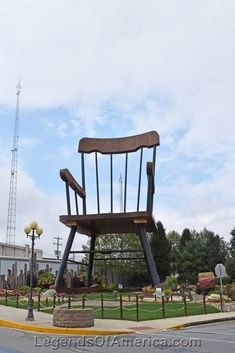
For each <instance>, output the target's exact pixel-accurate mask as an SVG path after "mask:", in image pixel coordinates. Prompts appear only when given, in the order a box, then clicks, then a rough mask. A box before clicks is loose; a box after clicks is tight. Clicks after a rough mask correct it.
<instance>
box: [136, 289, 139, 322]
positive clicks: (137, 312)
mask: <svg viewBox="0 0 235 353" xmlns="http://www.w3.org/2000/svg"><path fill="white" fill-rule="evenodd" d="M135 302H136V321H137V322H138V321H139V296H138V294H136V297H135Z"/></svg>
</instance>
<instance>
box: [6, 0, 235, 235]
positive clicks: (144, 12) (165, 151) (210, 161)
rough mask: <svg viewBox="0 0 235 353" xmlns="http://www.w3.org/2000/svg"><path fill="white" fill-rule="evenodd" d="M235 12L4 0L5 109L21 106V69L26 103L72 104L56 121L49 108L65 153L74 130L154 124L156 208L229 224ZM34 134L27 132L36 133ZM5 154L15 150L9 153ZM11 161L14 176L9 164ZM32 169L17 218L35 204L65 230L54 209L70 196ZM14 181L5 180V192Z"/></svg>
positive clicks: (230, 6)
mask: <svg viewBox="0 0 235 353" xmlns="http://www.w3.org/2000/svg"><path fill="white" fill-rule="evenodd" d="M234 15H235V3H234V1H233V0H230V1H229V0H225V1H223V2H221V1H219V0H211V1H206V2H205V1H200V0H197V1H190V2H189V1H187V0H178V1H177V2H174V1H167V0H162V1H160V0H159V1H156V0H145V1H144V0H125V1H122V0H121V1H120V0H111V1H108V0H101V1H99V2H94V1H93V2H92V1H89V0H88V1H85V2H84V1H79V0H70V1H69V2H68V1H65V0H59V1H58V0H57V1H55V0H51V1H49V2H48V1H46V0H42V1H40V2H37V3H36V4H35V2H34V3H32V2H30V1H28V0H22V1H20V2H19V1H10V2H6V3H5V4H4V6H2V8H1V13H0V43H1V45H0V48H1V56H0V75H1V80H0V104H1V105H3V106H4V108H0V109H1V110H0V114H1V119H2V117H3V116H4V113H3V114H2V112H4V111H5V109H6V107H8V106H10V107H14V106H15V95H14V93H15V91H14V85H15V84H16V83H17V81H18V76H19V74H21V76H22V86H23V89H22V95H21V106H22V107H23V108H24V109H29V108H33V109H34V110H37V109H38V108H40V109H41V110H42V109H43V108H50V109H53V108H58V107H62V108H63V109H64V110H65V111H66V110H67V111H68V116H64V117H63V118H60V119H58V120H57V121H56V123H55V121H52V120H51V117H50V115H48V116H47V117H46V119H44V120H43V119H42V126H45V125H47V128H48V131H50V133H51V138H52V139H53V138H54V136H56V137H57V138H58V139H60V141H62V142H61V145H60V147H59V148H57V149H56V151H57V152H58V156H59V157H60V158H64V159H65V160H66V159H70V157H71V154H72V147H71V146H72V145H71V143H70V144H68V140H66V139H68V137H69V136H71V138H73V139H74V140H75V139H76V137H77V136H78V137H82V136H81V134H82V133H84V132H85V133H86V134H87V135H102V136H105V134H107V133H108V135H111V134H112V136H113V135H115V134H116V133H117V132H118V133H119V134H120V133H122V134H123V135H129V134H131V133H140V132H143V131H147V130H152V129H156V130H157V131H158V132H159V133H160V139H161V146H160V147H159V149H158V166H159V171H158V173H159V174H158V175H159V179H157V183H158V185H159V184H160V187H159V190H158V189H157V190H158V192H159V200H158V201H157V208H156V215H158V217H157V218H158V219H161V217H162V219H163V221H164V222H165V223H166V226H167V228H171V227H172V228H177V227H179V228H180V227H183V226H187V225H188V224H189V223H190V224H192V225H193V226H195V227H197V225H200V224H201V225H208V226H211V227H215V229H218V230H220V231H222V232H223V233H228V232H229V230H231V228H232V225H233V219H234V216H235V206H234V196H235V195H234V190H235V188H234V181H233V179H234V178H233V175H234V172H235V170H234V165H235V163H234V162H235V161H234V158H233V155H234V136H233V135H234V130H235V120H234V115H235V108H234V107H235V106H234V97H233V96H234V83H235V70H234V59H235V58H234V56H235V45H234V44H235V43H234V41H235V39H234V38H235V36H234V33H235V22H234ZM107 103H108V104H110V106H111V109H112V107H114V106H115V108H117V107H118V113H117V116H114V117H111V114H109V113H110V112H105V111H104V109H103V107H104V106H105V104H107ZM122 126H123V127H122ZM127 126H128V128H127ZM111 129H113V130H112V131H111ZM31 138H32V140H29V139H27V138H25V140H24V141H21V143H22V142H23V143H24V142H27V143H29V142H37V141H36V140H34V137H32V136H31ZM77 142H78V139H77ZM3 145H4V143H3ZM4 147H5V146H4ZM34 147H35V145H34ZM5 148H6V147H5ZM76 148H77V145H75V144H74V151H75V150H76ZM49 154H50V153H49V152H48V155H49ZM48 155H47V157H49V158H52V157H53V158H54V155H52V154H51V155H49V156H48ZM0 158H1V159H2V160H4V161H5V160H6V156H4V154H3V153H2V155H0ZM5 162H6V161H5ZM70 163H71V162H70V161H68V164H70ZM2 173H3V174H2V175H4V176H5V179H4V180H9V175H8V174H9V172H8V169H7V170H5V169H4V170H2ZM193 175H194V176H199V180H196V181H195V180H192V179H193V177H192V176H193ZM23 176H24V177H23V178H24V180H25V183H24V182H22V184H20V178H19V196H18V199H19V201H18V202H19V206H18V209H19V210H20V212H21V213H20V216H19V217H18V219H19V220H20V219H21V220H22V221H21V223H22V224H20V225H19V226H20V227H21V226H22V227H23V226H24V225H25V224H23V223H24V222H25V221H26V222H28V221H30V219H29V220H28V219H27V220H26V218H28V216H32V217H33V218H34V212H33V210H34V209H35V210H37V215H38V217H39V218H40V217H41V218H40V219H38V220H39V221H42V223H45V220H46V223H47V222H48V224H47V225H46V227H48V234H49V233H51V234H52V233H53V234H52V235H54V234H55V235H58V234H60V233H61V234H62V232H64V230H62V228H61V225H59V223H58V222H57V221H56V217H55V216H56V215H57V214H60V212H61V209H60V205H61V204H63V205H64V201H62V200H60V197H61V196H60V195H49V194H50V193H48V195H47V194H46V193H44V192H42V191H40V190H39V189H38V187H37V186H36V185H35V184H34V182H33V180H32V179H30V176H29V175H27V174H26V173H25V172H24V173H23ZM52 182H53V180H52ZM6 184H7V183H6ZM7 189H8V187H7V186H5V184H4V186H2V189H1V194H2V197H3V200H5V201H4V204H6V203H5V202H6V200H7ZM177 202H178V205H176V204H177ZM27 207H28V208H27ZM34 207H35V208H34ZM26 208H27V210H28V211H27V213H26V211H25V210H26ZM47 210H48V211H47ZM5 213H6V209H5ZM37 215H36V216H37ZM1 217H3V216H1ZM4 217H5V216H4ZM29 218H30V217H29ZM226 220H227V221H226ZM226 222H227V223H226ZM42 226H43V224H42ZM57 227H58V228H57ZM62 227H63V226H62ZM63 234H64V233H63ZM42 242H43V240H42Z"/></svg>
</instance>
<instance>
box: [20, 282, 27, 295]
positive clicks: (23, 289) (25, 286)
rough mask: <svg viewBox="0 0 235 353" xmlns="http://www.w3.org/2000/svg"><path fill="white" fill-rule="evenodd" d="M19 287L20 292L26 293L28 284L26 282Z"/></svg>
mask: <svg viewBox="0 0 235 353" xmlns="http://www.w3.org/2000/svg"><path fill="white" fill-rule="evenodd" d="M19 289H20V292H21V293H22V294H27V293H28V292H29V286H27V285H26V284H24V285H23V286H21V287H20V288H19Z"/></svg>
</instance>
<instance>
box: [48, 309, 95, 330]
mask: <svg viewBox="0 0 235 353" xmlns="http://www.w3.org/2000/svg"><path fill="white" fill-rule="evenodd" d="M53 326H57V327H73V328H80V327H91V326H94V315H93V313H92V310H91V309H65V308H55V310H54V313H53Z"/></svg>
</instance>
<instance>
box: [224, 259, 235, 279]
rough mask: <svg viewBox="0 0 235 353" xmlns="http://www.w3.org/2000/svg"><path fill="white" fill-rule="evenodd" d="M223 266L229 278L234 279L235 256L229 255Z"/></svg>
mask: <svg viewBox="0 0 235 353" xmlns="http://www.w3.org/2000/svg"><path fill="white" fill-rule="evenodd" d="M225 268H226V272H227V274H228V275H229V277H230V278H231V280H234V279H235V257H230V258H229V259H227V261H226V262H225Z"/></svg>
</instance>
